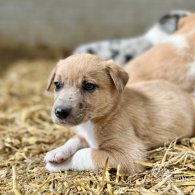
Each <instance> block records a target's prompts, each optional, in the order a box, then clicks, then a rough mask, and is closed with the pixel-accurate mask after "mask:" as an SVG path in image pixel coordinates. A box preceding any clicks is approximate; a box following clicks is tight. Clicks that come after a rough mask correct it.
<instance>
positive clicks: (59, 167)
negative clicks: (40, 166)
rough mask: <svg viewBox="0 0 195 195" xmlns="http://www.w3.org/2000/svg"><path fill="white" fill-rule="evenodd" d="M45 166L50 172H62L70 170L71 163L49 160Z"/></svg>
mask: <svg viewBox="0 0 195 195" xmlns="http://www.w3.org/2000/svg"><path fill="white" fill-rule="evenodd" d="M45 168H46V169H47V170H48V171H49V172H61V171H67V170H70V167H69V163H66V162H64V163H61V164H56V163H51V162H48V163H46V165H45Z"/></svg>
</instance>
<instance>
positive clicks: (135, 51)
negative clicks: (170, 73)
mask: <svg viewBox="0 0 195 195" xmlns="http://www.w3.org/2000/svg"><path fill="white" fill-rule="evenodd" d="M189 14H190V12H189V11H185V10H174V11H171V12H170V13H169V14H166V15H164V16H163V17H161V18H160V19H159V21H158V22H157V23H156V24H154V25H153V27H151V28H150V29H149V30H148V31H147V32H146V33H145V34H143V35H142V36H139V37H135V38H128V39H118V40H117V39H115V40H105V41H99V42H92V43H88V44H84V45H81V46H79V47H77V48H76V49H75V50H74V51H73V54H77V53H91V54H95V55H97V56H99V57H101V58H102V59H104V60H108V59H112V60H114V61H115V62H116V63H118V64H121V65H124V64H126V63H127V62H128V61H130V60H132V59H133V58H135V57H136V56H138V55H140V54H141V53H143V52H145V51H146V50H148V49H150V48H151V47H152V46H153V45H155V44H157V43H159V42H161V41H162V40H163V39H165V38H166V37H167V36H169V35H170V34H172V33H174V32H175V31H176V30H177V25H178V21H179V19H180V18H181V17H185V16H187V15H189Z"/></svg>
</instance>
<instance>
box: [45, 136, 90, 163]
mask: <svg viewBox="0 0 195 195" xmlns="http://www.w3.org/2000/svg"><path fill="white" fill-rule="evenodd" d="M87 146H88V144H87V142H86V141H85V139H84V138H82V137H80V136H74V137H72V138H71V139H69V140H68V141H67V142H66V143H65V144H64V145H63V146H60V147H58V148H56V149H54V150H52V151H50V152H48V153H47V154H46V156H45V162H46V163H49V162H52V163H62V162H63V161H65V160H66V159H68V158H70V157H71V156H72V155H73V154H74V153H75V152H76V151H77V150H79V149H81V148H85V147H87Z"/></svg>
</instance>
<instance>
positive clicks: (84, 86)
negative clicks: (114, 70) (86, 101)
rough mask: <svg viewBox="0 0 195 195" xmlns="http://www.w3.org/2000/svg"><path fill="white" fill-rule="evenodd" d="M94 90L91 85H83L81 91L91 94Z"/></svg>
mask: <svg viewBox="0 0 195 195" xmlns="http://www.w3.org/2000/svg"><path fill="white" fill-rule="evenodd" d="M95 89H96V85H95V84H93V83H84V85H83V90H84V91H87V92H93V91H94V90H95Z"/></svg>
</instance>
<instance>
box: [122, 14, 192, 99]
mask: <svg viewBox="0 0 195 195" xmlns="http://www.w3.org/2000/svg"><path fill="white" fill-rule="evenodd" d="M125 70H126V71H127V72H128V73H129V75H130V76H131V79H130V81H129V83H128V85H129V84H132V83H136V82H139V81H146V80H153V79H163V80H167V81H171V82H174V83H176V84H178V85H180V86H181V87H182V88H183V89H185V90H186V91H187V92H190V93H192V94H193V95H195V14H190V15H189V16H187V17H185V18H182V19H181V20H180V21H179V27H178V31H176V33H175V34H173V35H172V36H169V37H168V38H166V39H165V40H164V41H163V42H162V43H159V44H157V45H156V46H154V47H153V48H152V49H150V50H148V51H147V52H146V53H144V54H143V55H141V56H139V57H137V58H136V59H135V60H133V61H131V62H130V63H129V64H127V65H126V66H125Z"/></svg>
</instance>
